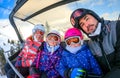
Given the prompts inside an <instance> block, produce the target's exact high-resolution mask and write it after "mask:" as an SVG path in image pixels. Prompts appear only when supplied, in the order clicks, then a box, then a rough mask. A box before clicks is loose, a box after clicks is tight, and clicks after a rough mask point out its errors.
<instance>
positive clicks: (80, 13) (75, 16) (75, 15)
mask: <svg viewBox="0 0 120 78" xmlns="http://www.w3.org/2000/svg"><path fill="white" fill-rule="evenodd" d="M86 14H90V15H92V16H93V17H95V18H96V19H97V20H98V21H99V22H100V21H101V19H100V17H99V16H98V15H97V14H96V13H95V12H93V11H92V10H89V9H85V8H79V9H76V10H75V11H73V12H72V14H71V17H70V22H71V24H72V26H74V27H75V28H79V29H82V28H81V27H80V26H79V20H80V19H81V18H82V17H84V16H85V15H86ZM82 31H83V30H82ZM83 32H84V31H83Z"/></svg>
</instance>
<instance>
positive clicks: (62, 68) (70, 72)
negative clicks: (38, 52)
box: [56, 28, 102, 78]
mask: <svg viewBox="0 0 120 78" xmlns="http://www.w3.org/2000/svg"><path fill="white" fill-rule="evenodd" d="M64 39H65V43H66V47H65V49H64V50H63V52H62V58H61V60H60V62H59V64H58V66H57V67H56V69H57V70H58V71H59V73H60V75H61V76H62V77H65V78H86V77H91V78H93V76H90V75H94V76H95V77H97V76H98V77H99V76H101V74H102V72H101V69H100V67H99V65H98V64H97V62H96V60H95V59H94V57H93V55H92V54H91V51H90V50H89V48H88V46H87V45H86V44H83V35H82V33H81V32H80V30H79V29H76V28H70V29H68V30H67V31H66V33H65V37H64Z"/></svg>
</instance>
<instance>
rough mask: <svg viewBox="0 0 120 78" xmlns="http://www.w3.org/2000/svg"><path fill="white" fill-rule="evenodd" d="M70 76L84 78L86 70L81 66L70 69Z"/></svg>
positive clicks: (71, 77)
mask: <svg viewBox="0 0 120 78" xmlns="http://www.w3.org/2000/svg"><path fill="white" fill-rule="evenodd" d="M71 70H72V71H71V74H70V78H85V76H86V71H85V70H83V69H81V68H74V69H71Z"/></svg>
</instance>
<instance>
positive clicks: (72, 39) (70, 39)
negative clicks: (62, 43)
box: [66, 37, 80, 45]
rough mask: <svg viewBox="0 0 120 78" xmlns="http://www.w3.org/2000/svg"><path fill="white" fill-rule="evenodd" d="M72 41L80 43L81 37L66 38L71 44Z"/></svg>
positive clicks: (68, 43) (67, 42)
mask: <svg viewBox="0 0 120 78" xmlns="http://www.w3.org/2000/svg"><path fill="white" fill-rule="evenodd" d="M72 43H75V44H77V43H80V38H78V37H73V38H69V39H67V40H66V44H67V45H71V44H72Z"/></svg>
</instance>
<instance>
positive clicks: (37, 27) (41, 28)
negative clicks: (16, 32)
mask: <svg viewBox="0 0 120 78" xmlns="http://www.w3.org/2000/svg"><path fill="white" fill-rule="evenodd" d="M36 30H41V31H43V32H45V27H44V25H42V24H37V25H35V26H34V28H33V29H32V32H33V33H35V31H36Z"/></svg>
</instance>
